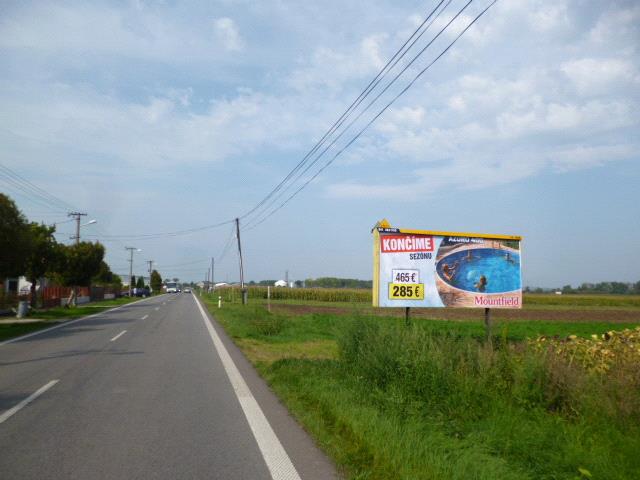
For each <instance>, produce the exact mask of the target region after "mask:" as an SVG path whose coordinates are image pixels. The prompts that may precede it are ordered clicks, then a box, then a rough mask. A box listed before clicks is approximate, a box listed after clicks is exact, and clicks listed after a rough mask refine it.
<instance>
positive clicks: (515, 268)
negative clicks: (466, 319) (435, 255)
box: [436, 247, 521, 294]
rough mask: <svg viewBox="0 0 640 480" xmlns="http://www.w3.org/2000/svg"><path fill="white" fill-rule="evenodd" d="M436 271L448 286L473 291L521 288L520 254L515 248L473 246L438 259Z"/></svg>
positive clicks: (499, 291) (501, 290) (494, 291)
mask: <svg viewBox="0 0 640 480" xmlns="http://www.w3.org/2000/svg"><path fill="white" fill-rule="evenodd" d="M436 272H437V275H438V276H439V277H440V279H441V280H442V281H443V282H445V283H446V284H447V285H449V286H451V287H454V288H457V289H460V290H463V291H467V292H473V293H488V294H492V293H506V292H513V291H515V290H520V289H521V280H520V254H519V252H517V251H515V250H512V249H503V248H482V247H481V248H470V249H463V250H458V251H455V252H451V253H449V254H448V255H445V256H442V257H441V258H439V259H438V260H437V265H436Z"/></svg>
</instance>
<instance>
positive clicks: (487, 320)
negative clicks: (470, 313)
mask: <svg viewBox="0 0 640 480" xmlns="http://www.w3.org/2000/svg"><path fill="white" fill-rule="evenodd" d="M484 328H485V331H486V333H487V342H489V343H491V309H490V308H485V309H484Z"/></svg>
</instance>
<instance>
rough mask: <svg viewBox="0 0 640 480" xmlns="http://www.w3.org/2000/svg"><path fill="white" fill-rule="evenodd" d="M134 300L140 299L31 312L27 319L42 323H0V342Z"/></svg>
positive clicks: (119, 299) (125, 298)
mask: <svg viewBox="0 0 640 480" xmlns="http://www.w3.org/2000/svg"><path fill="white" fill-rule="evenodd" d="M136 300H140V299H139V298H135V297H134V298H128V297H121V298H117V299H114V300H104V301H101V302H95V303H90V304H83V305H80V306H77V307H71V308H64V307H54V308H50V309H46V310H31V311H30V312H29V317H30V318H34V319H38V320H42V321H33V322H29V323H26V322H16V323H2V324H0V341H4V340H9V339H11V338H14V337H19V336H21V335H26V334H28V333H32V332H35V331H37V330H42V329H43V328H49V327H51V326H52V325H55V324H57V323H59V322H63V321H65V320H73V319H76V318H81V317H85V316H87V315H92V314H94V313H99V312H102V311H104V310H108V309H110V308H114V307H118V306H120V305H125V304H127V303H131V302H135V301H136Z"/></svg>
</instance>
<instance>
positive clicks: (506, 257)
mask: <svg viewBox="0 0 640 480" xmlns="http://www.w3.org/2000/svg"><path fill="white" fill-rule="evenodd" d="M504 259H505V260H506V261H507V262H509V263H516V262H515V260H514V259H513V258H511V253H509V252H507V254H506V255H505V256H504Z"/></svg>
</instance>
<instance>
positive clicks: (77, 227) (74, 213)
mask: <svg viewBox="0 0 640 480" xmlns="http://www.w3.org/2000/svg"><path fill="white" fill-rule="evenodd" d="M67 216H68V217H74V218H75V219H76V235H75V236H74V237H70V239H71V240H74V239H75V241H76V245H77V244H78V243H80V218H82V217H86V216H87V214H86V213H80V212H70V213H68V214H67Z"/></svg>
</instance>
